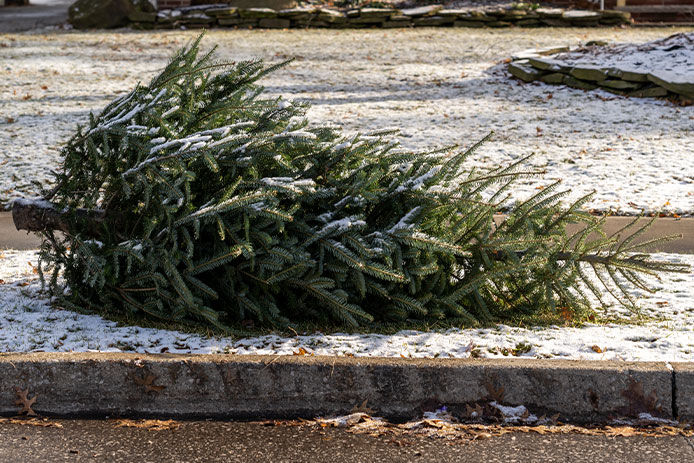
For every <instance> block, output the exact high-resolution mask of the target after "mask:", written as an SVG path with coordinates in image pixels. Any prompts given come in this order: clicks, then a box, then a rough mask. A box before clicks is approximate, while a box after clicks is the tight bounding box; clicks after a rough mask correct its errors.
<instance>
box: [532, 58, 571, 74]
mask: <svg viewBox="0 0 694 463" xmlns="http://www.w3.org/2000/svg"><path fill="white" fill-rule="evenodd" d="M528 62H529V63H530V65H531V66H532V67H534V68H537V69H542V70H543V71H552V72H569V71H570V70H571V66H567V65H565V64H563V63H562V62H560V61H556V60H553V59H549V58H533V57H531V58H528Z"/></svg>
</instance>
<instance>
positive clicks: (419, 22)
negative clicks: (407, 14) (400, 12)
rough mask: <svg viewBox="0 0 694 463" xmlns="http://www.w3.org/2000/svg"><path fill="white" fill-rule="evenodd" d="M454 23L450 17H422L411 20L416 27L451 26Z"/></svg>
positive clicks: (453, 19)
mask: <svg viewBox="0 0 694 463" xmlns="http://www.w3.org/2000/svg"><path fill="white" fill-rule="evenodd" d="M454 22H455V18H454V17H452V16H447V17H444V16H424V17H421V18H414V19H413V20H412V24H413V25H414V26H418V27H426V26H444V25H447V24H448V25H452V24H453V23H454Z"/></svg>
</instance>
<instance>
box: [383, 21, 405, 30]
mask: <svg viewBox="0 0 694 463" xmlns="http://www.w3.org/2000/svg"><path fill="white" fill-rule="evenodd" d="M411 25H412V21H410V20H409V19H408V20H406V21H386V22H384V23H383V24H381V27H383V28H385V29H395V28H398V27H410V26H411Z"/></svg>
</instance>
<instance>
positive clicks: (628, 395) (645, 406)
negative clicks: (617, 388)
mask: <svg viewBox="0 0 694 463" xmlns="http://www.w3.org/2000/svg"><path fill="white" fill-rule="evenodd" d="M622 397H624V398H625V399H627V401H628V402H629V405H628V406H627V407H625V408H623V409H622V410H621V413H622V414H624V415H625V416H638V415H639V413H644V412H645V413H650V414H652V415H653V416H658V415H659V414H660V413H661V412H662V411H663V407H662V405H661V404H660V403H659V400H658V395H657V394H656V392H655V390H653V391H651V393H650V394H646V393H645V392H644V390H643V383H642V382H641V381H636V380H634V379H633V378H631V379H630V381H629V386H627V388H626V389H625V390H624V391H622Z"/></svg>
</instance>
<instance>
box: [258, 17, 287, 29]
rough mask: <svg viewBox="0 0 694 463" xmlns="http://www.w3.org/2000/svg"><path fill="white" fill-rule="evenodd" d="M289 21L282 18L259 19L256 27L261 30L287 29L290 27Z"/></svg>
mask: <svg viewBox="0 0 694 463" xmlns="http://www.w3.org/2000/svg"><path fill="white" fill-rule="evenodd" d="M291 23H292V22H291V21H290V20H289V19H284V18H261V19H260V21H258V27H260V28H263V29H287V28H288V27H289V26H290V25H291Z"/></svg>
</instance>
